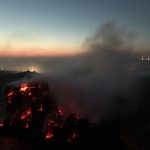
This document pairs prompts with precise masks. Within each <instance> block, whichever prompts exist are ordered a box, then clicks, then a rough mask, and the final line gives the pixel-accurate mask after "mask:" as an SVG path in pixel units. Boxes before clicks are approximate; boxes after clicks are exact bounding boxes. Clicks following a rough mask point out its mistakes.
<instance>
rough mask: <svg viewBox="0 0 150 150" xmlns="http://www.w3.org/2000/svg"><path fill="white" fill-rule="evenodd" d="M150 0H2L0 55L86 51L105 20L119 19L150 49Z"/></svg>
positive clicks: (143, 45)
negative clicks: (90, 40) (86, 47)
mask: <svg viewBox="0 0 150 150" xmlns="http://www.w3.org/2000/svg"><path fill="white" fill-rule="evenodd" d="M149 7H150V1H149V0H0V56H27V55H28V56H30V55H35V56H41V55H43V56H48V55H50V56H53V55H73V54H77V53H80V52H82V48H83V43H84V41H85V40H86V38H88V37H90V36H91V35H92V34H93V33H94V31H95V30H96V29H97V27H99V25H101V24H102V23H104V22H106V21H109V20H116V21H117V22H118V23H119V24H123V25H126V26H127V27H128V29H129V30H131V31H133V32H136V33H137V36H138V42H137V43H138V44H137V49H141V50H142V49H147V50H148V49H149V47H150V45H149V39H150V30H149V27H150V9H149Z"/></svg>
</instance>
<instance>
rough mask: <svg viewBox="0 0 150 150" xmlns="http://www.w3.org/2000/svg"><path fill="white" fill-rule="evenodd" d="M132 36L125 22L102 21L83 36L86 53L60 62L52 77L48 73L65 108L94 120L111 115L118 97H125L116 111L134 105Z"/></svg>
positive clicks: (130, 109)
mask: <svg viewBox="0 0 150 150" xmlns="http://www.w3.org/2000/svg"><path fill="white" fill-rule="evenodd" d="M134 40H135V34H134V33H132V32H128V31H127V28H126V27H125V26H120V25H118V24H117V23H116V22H115V21H110V22H107V23H104V24H103V25H101V26H100V27H99V28H98V29H97V30H96V33H95V34H94V35H93V36H92V37H90V38H88V39H87V40H86V42H85V47H86V49H87V50H86V52H85V53H83V54H81V55H80V56H77V57H76V58H75V60H72V61H70V62H69V64H68V63H63V64H62V65H61V68H60V69H59V70H57V71H55V73H54V74H53V77H52V74H51V78H52V80H50V85H51V87H52V89H53V92H54V95H55V97H56V99H57V100H58V102H59V103H60V104H62V105H64V108H65V109H66V111H67V112H69V113H70V112H77V113H79V114H81V116H82V117H85V118H90V119H92V120H94V121H98V120H101V119H104V118H110V117H111V116H112V115H113V113H114V112H117V111H116V110H115V109H118V108H116V103H117V102H118V101H119V99H120V97H124V99H126V101H125V103H124V102H123V105H122V106H119V107H123V108H120V109H122V110H121V111H122V112H119V113H122V114H124V112H130V111H134V110H135V109H136V106H135V105H134V103H133V100H132V101H130V99H131V97H132V92H133V91H132V92H130V89H132V88H133V83H134V79H135V73H134V72H133V71H131V70H130V67H131V66H132V63H133V61H134V60H135V59H136V55H135V54H134V51H133V50H134ZM136 74H138V73H137V72H136ZM49 78H50V77H49ZM132 105H134V107H133V106H132Z"/></svg>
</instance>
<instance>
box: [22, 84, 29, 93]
mask: <svg viewBox="0 0 150 150" xmlns="http://www.w3.org/2000/svg"><path fill="white" fill-rule="evenodd" d="M27 89H28V85H27V84H26V83H25V84H22V85H21V88H20V92H26V91H27Z"/></svg>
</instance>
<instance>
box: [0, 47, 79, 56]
mask: <svg viewBox="0 0 150 150" xmlns="http://www.w3.org/2000/svg"><path fill="white" fill-rule="evenodd" d="M78 53H79V50H74V49H64V48H62V49H58V48H53V49H52V48H50V49H46V48H27V49H17V48H15V49H14V48H13V49H11V50H2V49H0V56H1V57H32V56H34V57H35V56H36V57H47V56H74V55H77V54H78Z"/></svg>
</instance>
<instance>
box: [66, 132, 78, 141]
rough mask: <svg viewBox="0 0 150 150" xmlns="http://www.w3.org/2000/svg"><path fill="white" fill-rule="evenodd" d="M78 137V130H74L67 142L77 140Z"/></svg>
mask: <svg viewBox="0 0 150 150" xmlns="http://www.w3.org/2000/svg"><path fill="white" fill-rule="evenodd" d="M77 138H78V133H77V132H73V133H72V134H70V135H69V137H68V139H67V142H69V143H71V142H73V141H74V140H76V139H77Z"/></svg>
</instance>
